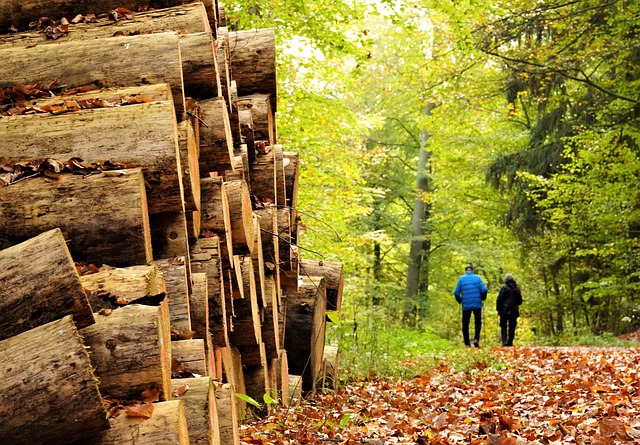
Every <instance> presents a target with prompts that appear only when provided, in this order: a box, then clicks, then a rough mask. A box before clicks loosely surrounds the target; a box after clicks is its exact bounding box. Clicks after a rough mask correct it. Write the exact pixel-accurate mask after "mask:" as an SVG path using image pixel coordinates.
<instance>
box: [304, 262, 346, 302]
mask: <svg viewBox="0 0 640 445" xmlns="http://www.w3.org/2000/svg"><path fill="white" fill-rule="evenodd" d="M300 274H301V275H303V276H307V277H310V276H321V277H324V280H325V283H326V286H327V310H328V311H340V307H341V306H342V287H343V284H344V276H343V273H342V263H338V262H332V261H323V260H306V259H305V260H301V261H300Z"/></svg>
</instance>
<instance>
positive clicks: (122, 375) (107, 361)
mask: <svg viewBox="0 0 640 445" xmlns="http://www.w3.org/2000/svg"><path fill="white" fill-rule="evenodd" d="M80 334H81V335H82V336H83V337H84V339H85V343H86V344H87V346H89V347H90V348H89V354H90V357H91V364H92V365H93V366H94V368H95V373H96V376H97V377H98V380H99V381H100V392H101V393H102V394H104V395H105V397H109V398H115V399H131V400H139V399H140V395H141V394H142V392H143V391H144V390H146V389H148V388H156V389H157V390H158V391H160V398H161V400H167V399H169V398H170V397H171V333H170V327H169V314H168V309H167V304H166V303H163V304H161V305H160V306H159V307H155V306H142V305H138V304H132V305H128V306H124V307H123V308H121V309H116V310H114V311H113V312H112V313H111V314H110V315H98V316H96V323H95V324H94V325H91V326H89V327H88V328H84V329H82V330H81V331H80Z"/></svg>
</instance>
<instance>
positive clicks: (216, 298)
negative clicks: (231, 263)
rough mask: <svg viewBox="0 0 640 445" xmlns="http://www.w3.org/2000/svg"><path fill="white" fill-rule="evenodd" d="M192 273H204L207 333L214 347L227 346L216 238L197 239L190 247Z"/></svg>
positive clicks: (225, 314) (220, 265) (224, 306)
mask: <svg viewBox="0 0 640 445" xmlns="http://www.w3.org/2000/svg"><path fill="white" fill-rule="evenodd" d="M191 271H192V273H206V275H207V292H208V296H209V300H208V303H209V331H210V332H211V335H212V341H213V344H214V345H215V346H218V347H221V348H224V347H228V346H229V337H228V336H227V331H228V327H227V309H226V304H225V293H224V287H223V285H222V281H223V280H222V264H221V258H220V243H219V239H218V237H215V236H214V237H211V238H199V239H198V240H197V241H196V242H195V243H194V244H193V245H192V246H191Z"/></svg>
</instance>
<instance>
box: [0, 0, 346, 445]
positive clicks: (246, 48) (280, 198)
mask: <svg viewBox="0 0 640 445" xmlns="http://www.w3.org/2000/svg"><path fill="white" fill-rule="evenodd" d="M182 3H183V2H182V1H175V0H136V1H132V0H118V1H117V2H116V1H114V0H107V1H105V0H101V1H99V2H98V1H96V0H82V1H76V2H69V1H65V0H54V1H51V2H39V3H38V2H26V3H25V2H21V3H20V5H19V7H18V1H17V0H0V33H2V35H0V57H2V59H3V63H2V64H0V160H1V162H0V264H1V265H2V267H0V354H1V355H2V357H3V364H2V366H0V400H1V401H2V403H0V418H2V419H3V422H2V424H1V425H0V443H12V444H22V443H25V444H26V443H29V444H30V443H45V442H46V443H49V444H53V445H56V444H115V443H118V444H125V443H136V444H143V445H144V444H164V443H167V444H169V443H171V444H175V443H179V444H188V443H198V444H234V443H235V444H237V443H238V442H239V436H238V423H239V422H241V421H242V419H243V418H244V416H245V413H246V410H247V405H246V402H245V401H244V400H243V399H242V398H238V397H236V396H235V394H236V393H244V394H247V395H249V396H250V397H252V398H254V399H256V400H257V401H258V402H261V401H262V397H263V395H264V394H269V395H270V396H271V397H273V398H276V399H279V400H280V401H281V403H283V404H287V403H290V400H293V399H294V398H295V399H296V400H297V399H299V398H300V394H301V393H300V389H301V385H302V389H303V390H305V391H308V390H313V389H314V388H315V387H316V385H317V384H318V382H322V381H325V380H326V379H327V372H328V371H327V363H328V362H327V358H326V357H325V354H324V353H325V350H324V345H325V329H326V322H327V317H326V316H325V314H326V311H327V310H335V311H339V309H340V302H341V299H342V265H341V264H339V263H329V262H322V261H317V260H306V259H301V258H300V255H299V252H298V249H297V243H298V241H299V234H298V227H297V222H298V221H299V219H300V218H299V215H298V214H297V211H296V207H297V190H298V171H299V161H298V155H297V154H296V153H291V152H286V151H284V148H283V147H282V146H281V145H279V144H278V143H277V142H278V141H277V140H276V134H277V132H276V129H275V113H276V107H277V90H276V77H275V74H276V73H275V38H274V31H273V30H272V29H257V30H249V31H237V32H231V31H229V30H228V29H227V28H226V23H225V19H224V17H225V15H224V9H223V6H222V5H218V3H217V2H213V1H211V0H209V1H205V2H203V3H189V4H182ZM139 8H141V9H139ZM154 8H155V9H154ZM134 9H135V12H134ZM46 17H49V18H46ZM30 25H32V26H30ZM331 357H332V358H331V359H330V362H331V367H330V370H329V372H330V373H331V375H332V376H333V375H334V373H335V372H336V367H337V352H336V351H334V350H332V352H331ZM290 382H294V386H292V387H289V384H290ZM290 395H291V396H293V397H292V398H290Z"/></svg>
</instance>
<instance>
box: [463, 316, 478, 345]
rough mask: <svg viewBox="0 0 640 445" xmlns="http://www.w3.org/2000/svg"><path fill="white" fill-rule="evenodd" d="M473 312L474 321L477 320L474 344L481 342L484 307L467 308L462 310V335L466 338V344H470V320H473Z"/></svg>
mask: <svg viewBox="0 0 640 445" xmlns="http://www.w3.org/2000/svg"><path fill="white" fill-rule="evenodd" d="M471 314H473V321H474V322H475V334H474V336H473V344H474V345H475V346H478V344H479V343H480V329H481V328H482V309H466V310H463V311H462V337H463V338H464V344H465V345H466V346H470V345H471V342H470V341H469V322H470V321H471Z"/></svg>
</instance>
